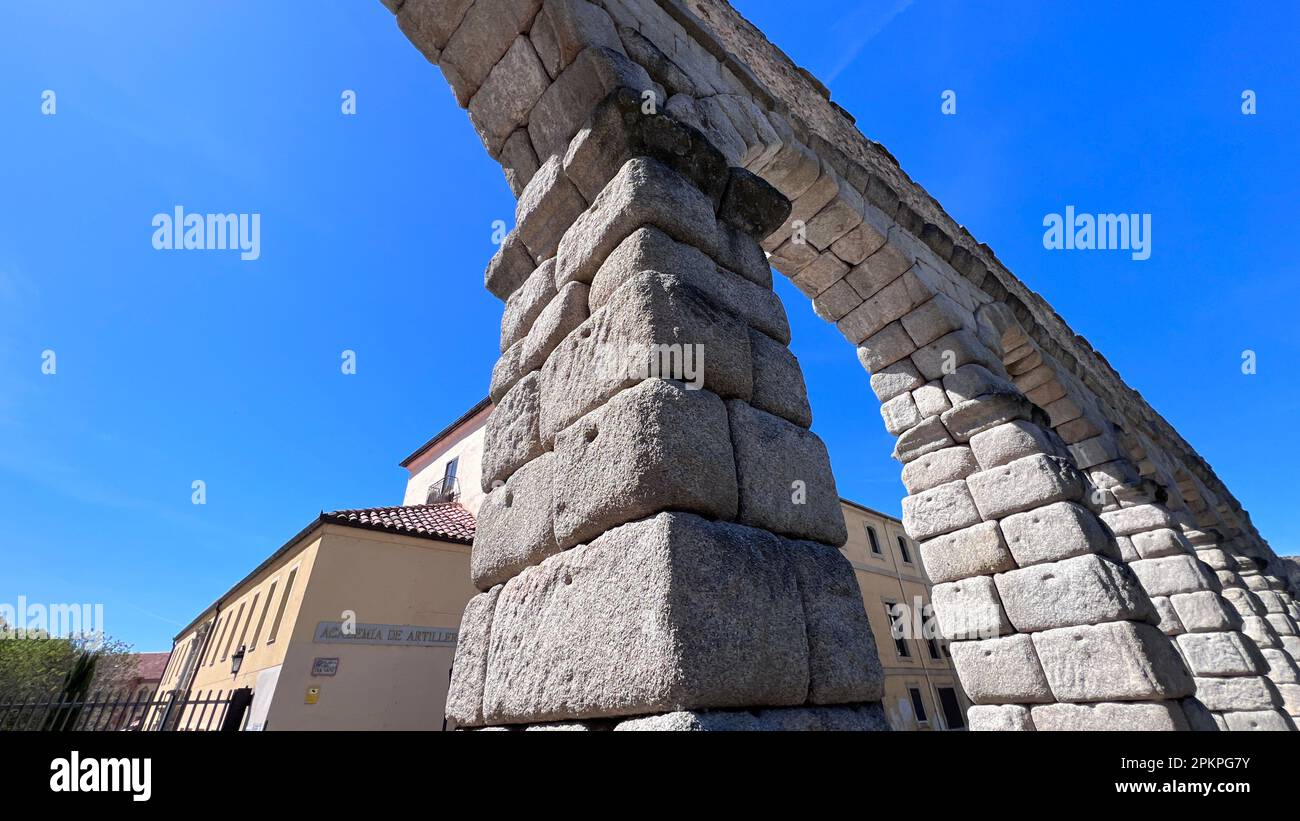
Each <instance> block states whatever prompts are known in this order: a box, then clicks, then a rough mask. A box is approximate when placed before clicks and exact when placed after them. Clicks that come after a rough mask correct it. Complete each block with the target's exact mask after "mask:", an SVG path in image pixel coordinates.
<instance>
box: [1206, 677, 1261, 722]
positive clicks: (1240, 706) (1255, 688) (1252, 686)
mask: <svg viewBox="0 0 1300 821" xmlns="http://www.w3.org/2000/svg"><path fill="white" fill-rule="evenodd" d="M1196 700H1197V701H1199V702H1201V703H1202V704H1204V705H1205V706H1206V707H1207V708H1209V709H1210V710H1213V711H1214V712H1216V713H1217V712H1224V711H1227V710H1271V709H1274V708H1275V707H1278V706H1280V701H1281V700H1280V699H1279V698H1278V695H1277V691H1276V689H1275V688H1274V687H1273V685H1272V684H1270V683H1269V681H1268V679H1266V678H1264V677H1263V676H1233V677H1231V678H1209V677H1202V676H1197V677H1196Z"/></svg>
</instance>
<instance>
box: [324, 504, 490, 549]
mask: <svg viewBox="0 0 1300 821" xmlns="http://www.w3.org/2000/svg"><path fill="white" fill-rule="evenodd" d="M321 518H322V519H323V520H324V521H326V522H330V523H334V524H342V525H349V526H351V527H364V528H369V529H372V530H387V531H391V532H393V533H406V534H409V535H411V536H423V537H425V538H428V539H439V540H442V541H446V542H458V543H460V544H470V543H471V542H473V541H474V514H472V513H470V512H469V511H468V510H466V509H465V508H463V507H461V506H460V505H459V504H457V503H456V502H440V503H438V504H433V505H405V506H402V507H371V508H365V509H363V510H335V511H331V512H329V513H322V514H321Z"/></svg>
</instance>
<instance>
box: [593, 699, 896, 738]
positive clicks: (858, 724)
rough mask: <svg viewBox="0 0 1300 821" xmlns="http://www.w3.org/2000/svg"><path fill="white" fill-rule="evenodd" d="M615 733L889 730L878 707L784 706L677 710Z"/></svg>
mask: <svg viewBox="0 0 1300 821" xmlns="http://www.w3.org/2000/svg"><path fill="white" fill-rule="evenodd" d="M614 729H615V730H616V731H650V732H655V731H658V732H666V731H682V730H688V731H697V732H699V731H704V732H710V731H711V732H732V733H734V732H755V731H767V732H809V731H830V732H846V731H855V732H864V731H868V732H870V731H875V732H879V731H884V730H888V729H889V722H888V721H887V720H886V719H885V713H884V710H883V709H882V708H881V706H880V705H879V704H840V705H836V706H834V707H784V708H779V709H757V710H702V711H679V712H675V713H665V714H662V715H654V716H646V717H644V718H632V719H628V720H626V721H620V722H619V723H618V724H617V725H616V726H615V727H614Z"/></svg>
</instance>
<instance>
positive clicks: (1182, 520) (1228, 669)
mask: <svg viewBox="0 0 1300 821" xmlns="http://www.w3.org/2000/svg"><path fill="white" fill-rule="evenodd" d="M986 307H990V306H986ZM987 313H988V324H989V326H990V331H989V333H987V334H986V337H988V338H994V339H997V341H998V342H999V343H1000V344H1001V345H1002V350H1003V351H1005V353H1003V360H1004V364H1005V365H1006V367H1007V370H1008V373H1009V374H1010V375H1011V377H1012V379H1013V381H1015V383H1016V386H1017V387H1018V388H1020V389H1021V390H1023V391H1024V392H1025V394H1026V397H1027V398H1031V400H1033V401H1034V402H1035V404H1036V405H1038V406H1040V407H1041V406H1043V405H1046V407H1045V408H1044V415H1045V416H1046V417H1047V418H1048V420H1049V421H1048V425H1049V427H1050V430H1051V431H1052V432H1053V433H1055V434H1057V436H1058V437H1059V444H1060V445H1061V446H1063V447H1065V448H1066V449H1067V450H1068V451H1069V453H1070V455H1071V456H1073V457H1074V459H1075V462H1076V464H1077V465H1078V467H1080V468H1081V469H1082V470H1084V472H1085V473H1086V474H1087V475H1088V478H1089V480H1090V482H1091V483H1092V485H1093V487H1092V489H1091V490H1090V494H1091V499H1090V502H1091V506H1092V508H1093V509H1094V510H1095V511H1096V512H1098V513H1100V514H1101V519H1102V521H1103V522H1104V524H1105V525H1106V527H1107V529H1108V530H1109V531H1110V534H1111V537H1112V538H1113V540H1114V544H1115V547H1116V550H1117V556H1118V558H1120V559H1121V560H1122V561H1123V563H1124V564H1125V565H1127V566H1128V567H1129V568H1130V569H1131V570H1132V571H1133V572H1134V573H1135V574H1136V581H1137V583H1138V585H1139V586H1140V587H1141V588H1142V590H1143V591H1144V592H1145V593H1146V594H1147V596H1148V597H1149V599H1150V601H1151V603H1152V605H1153V608H1154V615H1155V616H1156V618H1155V623H1156V624H1157V625H1158V627H1159V628H1160V630H1161V632H1163V633H1164V634H1165V635H1166V636H1167V637H1169V639H1170V640H1171V641H1172V643H1173V646H1174V648H1175V650H1176V652H1177V653H1178V655H1179V656H1180V657H1181V658H1182V659H1183V663H1184V665H1185V667H1186V668H1187V670H1188V672H1189V673H1190V674H1192V676H1193V679H1194V681H1195V682H1196V684H1197V687H1196V692H1195V694H1194V695H1193V696H1192V697H1190V698H1188V699H1184V700H1183V701H1182V707H1183V712H1184V714H1185V715H1186V716H1187V717H1188V719H1189V721H1190V723H1191V725H1192V726H1193V727H1198V728H1202V729H1212V728H1214V727H1218V728H1220V729H1231V728H1248V727H1252V726H1258V725H1260V724H1261V723H1265V722H1267V723H1275V724H1281V725H1289V724H1290V723H1291V722H1289V721H1288V720H1287V719H1286V718H1285V717H1284V716H1282V715H1281V714H1280V713H1279V712H1278V710H1279V708H1283V707H1285V708H1286V709H1287V711H1288V712H1292V710H1293V708H1292V699H1290V698H1286V697H1285V696H1286V695H1287V691H1286V689H1285V688H1287V687H1289V686H1290V685H1292V684H1294V683H1295V681H1294V679H1295V664H1294V663H1293V662H1292V661H1291V659H1290V658H1289V657H1287V656H1286V654H1285V652H1284V651H1283V649H1281V648H1280V647H1279V645H1280V642H1279V641H1278V640H1277V639H1276V637H1269V636H1268V635H1267V633H1268V630H1267V625H1263V624H1260V623H1258V622H1253V623H1252V628H1253V629H1252V630H1251V631H1250V633H1252V634H1254V635H1259V636H1262V637H1264V641H1263V642H1257V641H1256V640H1255V639H1254V638H1253V636H1252V635H1249V634H1243V631H1242V627H1243V622H1242V619H1241V618H1239V617H1238V612H1237V611H1238V610H1239V609H1240V608H1237V609H1234V607H1235V605H1234V604H1233V603H1231V602H1230V601H1229V600H1227V599H1225V597H1224V596H1223V595H1220V591H1221V588H1222V587H1223V586H1227V587H1240V586H1241V583H1240V582H1239V581H1235V580H1234V579H1235V577H1234V578H1227V579H1225V577H1224V576H1223V575H1218V576H1216V574H1215V572H1214V571H1213V570H1212V568H1211V566H1210V565H1208V564H1206V563H1205V562H1204V560H1203V558H1202V556H1201V554H1200V553H1199V551H1198V550H1196V549H1194V545H1195V544H1197V543H1199V545H1200V546H1202V547H1205V548H1207V549H1209V548H1212V547H1214V546H1216V545H1217V542H1216V541H1212V540H1208V541H1207V540H1205V539H1198V540H1197V542H1195V543H1194V542H1193V541H1192V539H1191V538H1189V535H1192V534H1195V533H1196V531H1195V523H1196V522H1195V519H1194V517H1193V511H1192V509H1191V507H1190V505H1189V504H1188V501H1187V499H1186V497H1185V495H1184V493H1183V490H1182V489H1183V487H1184V486H1188V487H1191V483H1190V481H1188V480H1184V481H1181V482H1180V481H1179V477H1178V468H1177V467H1176V466H1175V465H1174V464H1173V462H1172V461H1171V460H1170V458H1169V457H1168V456H1167V455H1166V454H1165V453H1164V452H1163V451H1162V450H1161V449H1160V448H1159V447H1158V446H1156V445H1155V444H1154V443H1153V442H1151V441H1150V440H1149V439H1148V438H1147V437H1146V436H1144V435H1142V433H1141V432H1130V431H1125V430H1124V429H1123V427H1122V423H1123V422H1125V421H1126V420H1124V419H1123V418H1122V417H1121V416H1120V414H1118V413H1117V412H1115V411H1114V410H1113V409H1110V408H1108V407H1105V406H1104V404H1103V402H1104V400H1101V399H1100V398H1098V397H1096V396H1094V395H1093V394H1092V392H1091V391H1090V390H1088V388H1087V387H1086V386H1084V385H1082V384H1080V383H1079V382H1078V380H1076V379H1075V378H1074V377H1073V376H1072V375H1071V374H1069V373H1068V372H1065V371H1064V370H1063V369H1062V368H1060V367H1059V365H1058V364H1057V363H1056V362H1055V361H1054V359H1053V357H1052V356H1051V354H1048V353H1044V352H1043V351H1042V350H1041V349H1040V348H1039V346H1038V345H1037V344H1036V343H1035V342H1034V341H1033V339H1032V338H1030V337H1029V336H1028V334H1026V333H1025V331H1024V329H1023V328H1022V327H1020V326H1019V324H1018V322H1016V321H1015V319H1014V317H1010V316H1008V314H1007V312H1006V311H1004V310H997V309H995V308H991V307H990V310H988V311H987ZM1229 595H1231V594H1229ZM1240 598H1241V597H1239V599H1240ZM1243 606H1245V604H1244V603H1243ZM1243 615H1245V616H1247V617H1257V616H1258V615H1259V614H1253V613H1247V614H1243ZM1284 618H1286V617H1285V616H1282V615H1280V614H1279V615H1278V616H1277V617H1276V620H1278V621H1279V623H1281V620H1282V619H1284ZM1262 646H1267V647H1269V648H1273V649H1271V650H1270V652H1269V653H1268V654H1267V655H1266V654H1263V653H1261V647H1262Z"/></svg>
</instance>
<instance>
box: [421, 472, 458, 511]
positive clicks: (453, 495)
mask: <svg viewBox="0 0 1300 821" xmlns="http://www.w3.org/2000/svg"><path fill="white" fill-rule="evenodd" d="M458 498H460V490H459V489H458V488H457V486H456V477H455V476H444V477H443V478H441V479H439V480H438V481H436V482H434V483H433V484H431V485H429V493H428V495H426V496H425V498H424V503H425V504H428V505H435V504H438V503H439V502H454V501H456V500H457V499H458Z"/></svg>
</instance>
